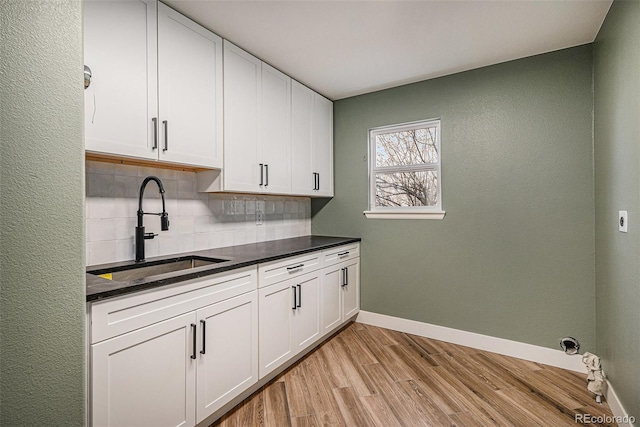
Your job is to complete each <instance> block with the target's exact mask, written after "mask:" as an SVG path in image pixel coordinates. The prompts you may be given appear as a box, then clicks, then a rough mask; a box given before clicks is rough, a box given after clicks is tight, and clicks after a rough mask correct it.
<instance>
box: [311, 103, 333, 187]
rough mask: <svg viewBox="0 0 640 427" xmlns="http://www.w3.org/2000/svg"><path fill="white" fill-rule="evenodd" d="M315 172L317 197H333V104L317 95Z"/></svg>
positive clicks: (314, 124) (315, 110)
mask: <svg viewBox="0 0 640 427" xmlns="http://www.w3.org/2000/svg"><path fill="white" fill-rule="evenodd" d="M313 172H316V173H317V174H318V177H317V180H318V182H317V183H316V195H318V196H326V197H332V196H333V102H331V101H329V100H328V99H326V98H324V97H322V96H320V95H318V94H315V97H314V108H313Z"/></svg>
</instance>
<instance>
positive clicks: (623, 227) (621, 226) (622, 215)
mask: <svg viewBox="0 0 640 427" xmlns="http://www.w3.org/2000/svg"><path fill="white" fill-rule="evenodd" d="M628 223H629V219H628V218H627V211H618V231H620V232H622V233H626V232H627V225H628Z"/></svg>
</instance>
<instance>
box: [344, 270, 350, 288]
mask: <svg viewBox="0 0 640 427" xmlns="http://www.w3.org/2000/svg"><path fill="white" fill-rule="evenodd" d="M344 284H345V286H349V267H345V268H344Z"/></svg>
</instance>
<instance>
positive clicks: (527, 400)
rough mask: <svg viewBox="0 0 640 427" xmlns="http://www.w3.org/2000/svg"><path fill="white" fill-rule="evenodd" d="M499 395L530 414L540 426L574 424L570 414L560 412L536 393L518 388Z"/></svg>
mask: <svg viewBox="0 0 640 427" xmlns="http://www.w3.org/2000/svg"><path fill="white" fill-rule="evenodd" d="M498 393H499V394H500V395H502V396H504V398H505V399H507V400H508V401H509V402H511V403H512V404H513V405H514V406H518V407H520V408H521V409H522V410H524V411H526V413H528V414H530V416H531V419H535V420H536V421H537V422H538V424H540V425H554V426H562V425H566V424H568V423H574V419H573V417H572V416H571V414H570V413H569V412H562V411H560V410H559V409H558V408H557V407H555V406H554V405H551V404H549V403H548V402H547V401H545V400H544V399H541V398H540V396H538V395H536V394H535V393H531V392H524V391H522V390H520V389H517V388H510V389H507V390H499V391H498Z"/></svg>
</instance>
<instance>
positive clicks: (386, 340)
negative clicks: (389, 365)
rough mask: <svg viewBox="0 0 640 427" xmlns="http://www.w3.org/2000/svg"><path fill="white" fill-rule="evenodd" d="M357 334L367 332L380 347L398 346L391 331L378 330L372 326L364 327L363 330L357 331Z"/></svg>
mask: <svg viewBox="0 0 640 427" xmlns="http://www.w3.org/2000/svg"><path fill="white" fill-rule="evenodd" d="M356 331H357V332H361V331H366V332H367V333H368V334H369V336H371V337H372V338H373V339H375V341H376V342H377V343H379V344H380V345H394V344H398V341H396V340H395V339H394V338H393V335H392V334H391V331H390V330H389V329H384V328H377V327H375V326H371V325H364V328H363V329H356Z"/></svg>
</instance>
